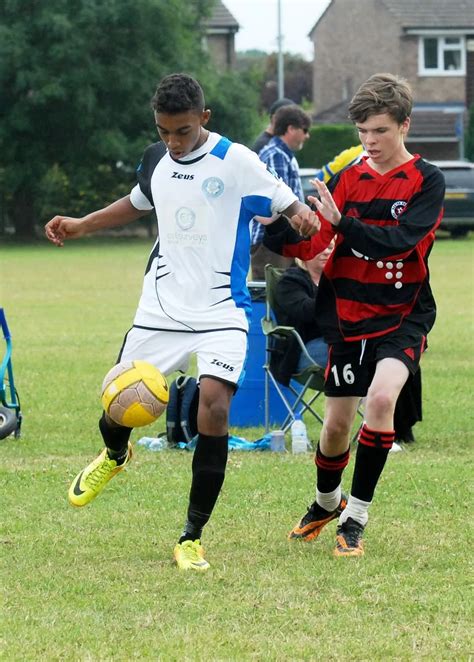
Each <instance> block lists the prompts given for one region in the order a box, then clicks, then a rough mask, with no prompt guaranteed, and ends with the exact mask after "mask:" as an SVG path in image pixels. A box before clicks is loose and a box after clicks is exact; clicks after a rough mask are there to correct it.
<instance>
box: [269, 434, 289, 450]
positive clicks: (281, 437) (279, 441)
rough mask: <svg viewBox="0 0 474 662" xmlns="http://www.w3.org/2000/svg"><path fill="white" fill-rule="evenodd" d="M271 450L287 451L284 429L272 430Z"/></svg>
mask: <svg viewBox="0 0 474 662" xmlns="http://www.w3.org/2000/svg"><path fill="white" fill-rule="evenodd" d="M270 450H272V451H274V452H275V453H284V452H285V450H286V449H285V433H284V432H283V430H272V433H271V437H270Z"/></svg>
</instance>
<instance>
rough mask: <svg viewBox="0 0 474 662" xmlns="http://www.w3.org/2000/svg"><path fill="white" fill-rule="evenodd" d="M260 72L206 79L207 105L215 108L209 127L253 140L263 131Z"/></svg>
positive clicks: (244, 140) (238, 138)
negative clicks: (260, 104)
mask: <svg viewBox="0 0 474 662" xmlns="http://www.w3.org/2000/svg"><path fill="white" fill-rule="evenodd" d="M259 88H260V76H259V73H258V72H257V71H255V70H250V71H246V72H240V73H232V72H228V73H224V74H221V75H220V76H218V77H215V76H213V77H210V79H209V81H208V82H207V83H205V89H206V105H207V106H208V108H210V109H211V110H212V115H211V120H210V122H209V125H208V128H209V129H211V130H212V131H217V132H218V133H221V134H222V135H224V136H227V137H228V138H230V139H231V140H234V141H237V142H240V143H243V144H244V145H246V144H252V143H253V141H254V140H255V136H256V135H258V133H260V130H261V127H260V124H261V122H260V115H259V112H258V108H259V102H260V99H259Z"/></svg>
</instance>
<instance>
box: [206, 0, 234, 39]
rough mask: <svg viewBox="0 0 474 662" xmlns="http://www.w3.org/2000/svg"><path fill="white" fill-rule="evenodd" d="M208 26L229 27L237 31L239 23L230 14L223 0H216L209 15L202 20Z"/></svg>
mask: <svg viewBox="0 0 474 662" xmlns="http://www.w3.org/2000/svg"><path fill="white" fill-rule="evenodd" d="M204 24H205V25H206V27H208V28H229V29H232V30H234V31H235V32H237V30H238V29H239V27H240V25H239V23H238V21H237V20H236V19H235V18H234V17H233V16H232V14H231V13H230V11H229V10H228V9H227V7H226V6H225V5H224V3H223V2H220V0H218V1H217V2H216V4H215V6H214V9H213V11H212V14H211V16H210V17H209V18H208V19H207V20H206V21H204Z"/></svg>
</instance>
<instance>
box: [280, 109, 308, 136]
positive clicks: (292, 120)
mask: <svg viewBox="0 0 474 662" xmlns="http://www.w3.org/2000/svg"><path fill="white" fill-rule="evenodd" d="M289 126H294V127H295V128H297V129H305V131H308V130H309V127H310V126H311V118H310V117H309V115H307V114H306V113H305V112H304V110H303V109H302V108H300V107H299V106H296V105H295V104H292V105H290V106H283V107H282V108H279V109H278V110H277V111H276V113H275V115H274V116H273V133H274V134H275V135H276V136H283V135H285V133H286V132H287V130H288V127H289Z"/></svg>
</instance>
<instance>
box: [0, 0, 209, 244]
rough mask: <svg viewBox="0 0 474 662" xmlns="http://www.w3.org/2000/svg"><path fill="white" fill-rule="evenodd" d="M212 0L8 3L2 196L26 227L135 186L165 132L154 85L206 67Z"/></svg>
mask: <svg viewBox="0 0 474 662" xmlns="http://www.w3.org/2000/svg"><path fill="white" fill-rule="evenodd" d="M212 4H213V0H191V1H190V0H134V2H130V0H100V2H97V1H96V0H75V2H70V0H48V2H39V1H38V0H3V2H1V3H0V187H1V188H0V199H3V204H4V206H5V208H6V211H7V213H8V215H9V218H10V219H11V221H12V223H13V225H14V227H15V231H16V234H17V235H18V236H32V235H33V233H34V225H35V223H36V222H37V221H39V220H40V217H41V216H42V215H46V216H47V215H49V214H50V213H52V212H53V211H60V210H61V209H64V210H66V209H67V211H68V212H69V213H75V214H81V213H84V212H85V211H86V210H89V209H90V208H91V207H92V208H94V207H95V206H97V205H103V204H104V203H105V202H106V201H107V200H109V201H111V200H113V199H115V198H116V197H117V196H118V195H121V194H124V193H125V192H127V191H128V190H129V188H130V180H131V178H132V177H133V175H132V173H133V171H134V167H135V165H136V162H137V160H138V159H137V155H139V154H140V153H141V150H142V149H143V146H144V145H145V144H146V143H147V142H148V141H150V139H152V140H155V139H156V134H155V133H154V126H153V122H152V116H151V111H150V108H149V99H150V97H151V95H152V93H153V88H154V86H155V84H156V82H157V81H158V80H159V79H160V78H161V77H162V76H164V75H166V74H167V73H170V72H172V71H184V70H185V71H187V72H190V73H191V74H199V69H203V68H204V67H205V66H206V64H207V59H206V56H205V54H204V53H203V51H202V48H201V36H202V30H201V27H200V26H201V21H202V18H203V17H204V16H205V15H207V13H208V12H209V11H210V8H211V5H212ZM41 220H44V219H41Z"/></svg>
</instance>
